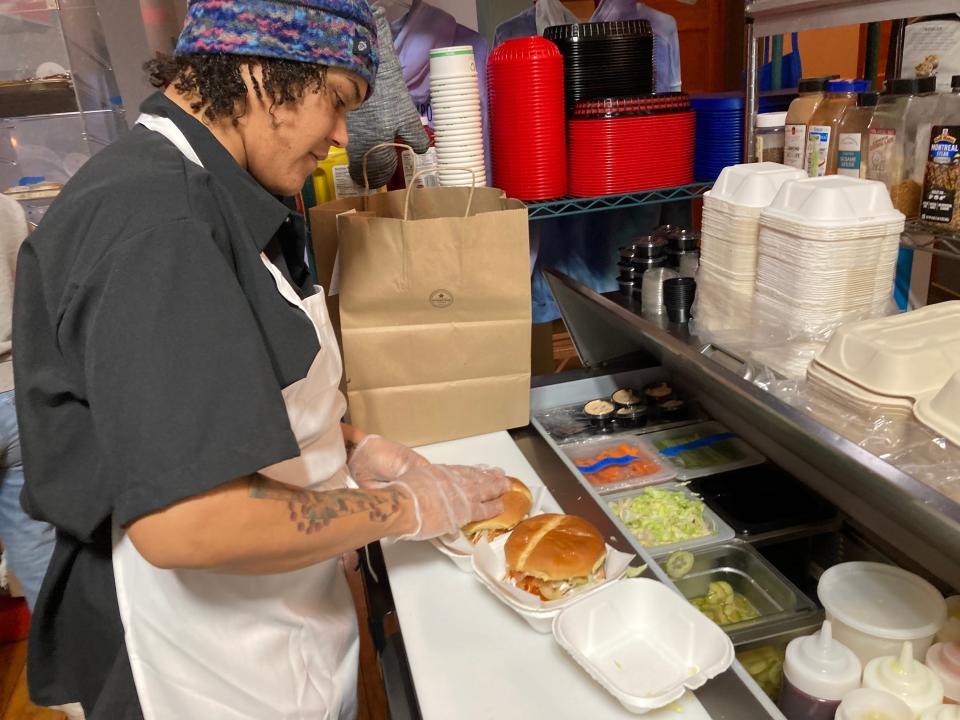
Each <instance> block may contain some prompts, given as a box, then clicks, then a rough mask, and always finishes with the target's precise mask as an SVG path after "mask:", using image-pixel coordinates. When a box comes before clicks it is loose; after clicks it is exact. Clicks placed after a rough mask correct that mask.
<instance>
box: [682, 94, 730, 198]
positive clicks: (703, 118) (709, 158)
mask: <svg viewBox="0 0 960 720" xmlns="http://www.w3.org/2000/svg"><path fill="white" fill-rule="evenodd" d="M690 104H691V106H693V109H694V110H696V112H697V130H696V143H697V144H696V150H695V154H694V162H693V174H694V176H695V177H696V179H697V180H700V181H702V182H713V181H714V180H716V179H717V177H718V176H719V175H720V172H721V171H722V170H723V169H724V168H725V167H727V166H729V165H736V164H738V163H740V162H742V161H743V95H742V94H741V93H736V92H733V93H709V94H706V95H692V96H691V97H690Z"/></svg>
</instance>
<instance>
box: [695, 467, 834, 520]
mask: <svg viewBox="0 0 960 720" xmlns="http://www.w3.org/2000/svg"><path fill="white" fill-rule="evenodd" d="M689 487H690V489H691V490H693V491H694V492H695V493H696V494H698V495H701V496H702V497H703V499H704V500H705V501H706V502H707V504H708V505H709V506H710V508H711V509H712V510H713V511H714V512H715V513H717V515H719V516H720V517H721V518H722V519H723V521H724V522H726V523H727V524H728V525H729V526H730V527H732V528H733V529H734V531H735V532H736V533H737V534H738V535H760V534H762V533H767V532H771V531H773V530H782V529H783V528H787V527H793V526H797V525H808V524H811V523H825V522H829V521H830V520H831V519H833V518H835V517H836V515H837V511H836V509H835V508H833V506H831V505H830V503H828V502H827V501H826V500H824V499H823V498H821V497H820V496H819V495H817V494H816V493H814V492H813V491H812V490H809V489H808V488H807V487H806V486H805V485H803V484H802V483H801V482H800V481H798V480H796V479H795V478H794V477H793V476H792V475H790V474H789V473H786V472H784V471H783V470H781V469H780V468H778V467H776V466H774V465H767V464H764V465H755V466H753V467H748V468H742V469H740V470H731V471H730V472H725V473H720V474H718V475H710V476H707V477H702V478H697V479H695V480H691V481H690V484H689Z"/></svg>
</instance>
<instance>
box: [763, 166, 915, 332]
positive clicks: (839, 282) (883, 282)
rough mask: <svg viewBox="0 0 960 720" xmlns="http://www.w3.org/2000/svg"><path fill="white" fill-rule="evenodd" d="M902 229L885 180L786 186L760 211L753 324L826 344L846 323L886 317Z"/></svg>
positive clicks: (805, 181) (828, 179)
mask: <svg viewBox="0 0 960 720" xmlns="http://www.w3.org/2000/svg"><path fill="white" fill-rule="evenodd" d="M903 226H904V216H903V214H902V213H900V212H899V211H897V210H896V209H894V207H893V205H892V203H891V202H890V196H889V194H888V193H887V192H886V189H885V186H884V185H883V183H879V182H876V181H872V180H861V179H859V178H850V177H841V176H836V175H834V176H827V177H818V178H806V179H803V180H795V181H792V182H788V183H785V184H784V185H783V186H782V188H781V189H780V192H778V193H777V196H776V197H775V198H774V200H773V202H772V203H771V204H770V205H769V206H768V207H766V208H764V209H763V210H762V211H761V213H760V233H759V250H758V254H757V279H756V291H755V294H754V305H753V320H754V323H760V324H762V325H764V326H768V327H775V328H777V332H778V333H779V334H781V335H783V334H784V333H785V334H786V336H787V338H788V339H798V338H803V339H807V340H812V341H826V340H827V339H828V338H829V336H830V334H831V333H832V332H833V331H834V330H835V329H836V328H837V327H838V326H839V325H841V324H842V323H845V322H850V321H854V320H861V319H864V318H871V317H880V316H882V315H884V314H886V312H887V308H888V307H889V303H890V301H891V298H892V296H893V282H894V274H895V272H896V263H897V253H898V250H899V247H900V234H901V233H902V232H903Z"/></svg>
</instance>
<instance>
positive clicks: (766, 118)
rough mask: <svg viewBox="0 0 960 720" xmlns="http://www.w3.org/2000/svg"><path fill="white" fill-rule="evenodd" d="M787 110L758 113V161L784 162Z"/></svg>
mask: <svg viewBox="0 0 960 720" xmlns="http://www.w3.org/2000/svg"><path fill="white" fill-rule="evenodd" d="M786 121H787V113H785V112H769V113H760V114H759V115H757V134H756V146H757V162H775V163H781V164H782V163H783V143H784V124H785V123H786Z"/></svg>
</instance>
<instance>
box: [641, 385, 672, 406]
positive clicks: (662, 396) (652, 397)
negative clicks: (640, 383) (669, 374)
mask: <svg viewBox="0 0 960 720" xmlns="http://www.w3.org/2000/svg"><path fill="white" fill-rule="evenodd" d="M643 396H644V397H645V398H646V399H647V404H648V405H650V407H651V408H653V407H654V406H659V405H662V404H663V403H665V402H667V401H668V400H673V398H674V391H673V387H672V386H671V385H670V383H668V382H657V383H650V384H649V385H647V386H646V387H645V388H644V389H643Z"/></svg>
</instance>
